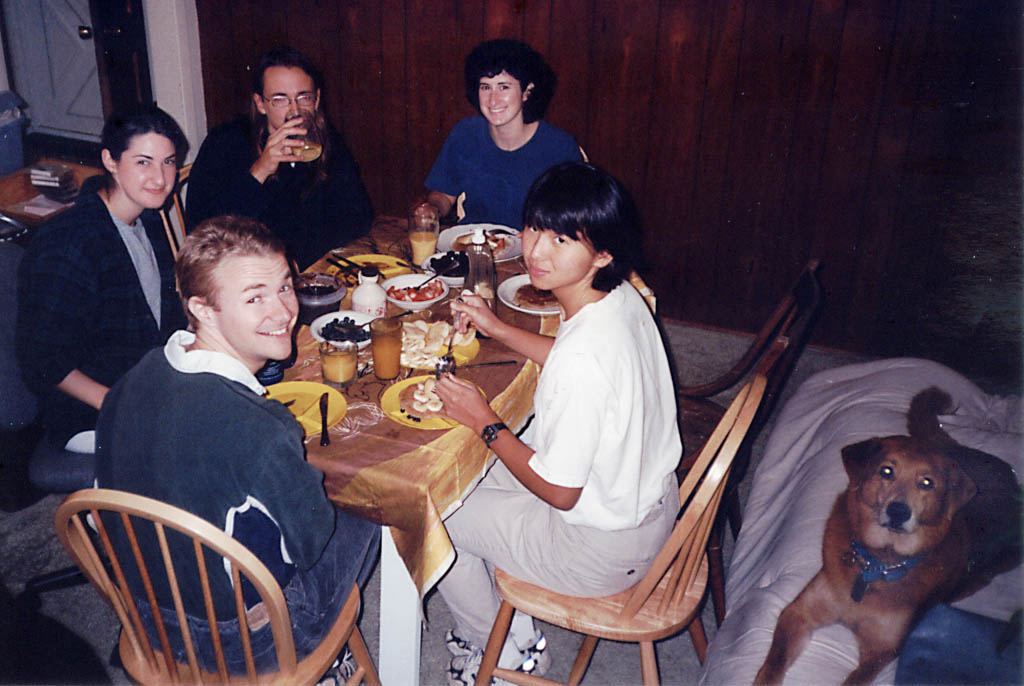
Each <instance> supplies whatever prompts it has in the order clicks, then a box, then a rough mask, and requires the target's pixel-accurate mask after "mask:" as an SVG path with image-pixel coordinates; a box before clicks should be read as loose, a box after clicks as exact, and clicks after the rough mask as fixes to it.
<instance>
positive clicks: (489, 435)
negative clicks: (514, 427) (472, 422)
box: [480, 422, 508, 445]
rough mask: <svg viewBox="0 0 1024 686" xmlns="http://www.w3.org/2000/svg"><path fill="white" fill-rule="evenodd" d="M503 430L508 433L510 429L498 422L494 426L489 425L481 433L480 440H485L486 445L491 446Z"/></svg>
mask: <svg viewBox="0 0 1024 686" xmlns="http://www.w3.org/2000/svg"><path fill="white" fill-rule="evenodd" d="M502 429H505V430H506V431H508V427H507V426H505V425H504V424H503V423H502V422H496V423H494V424H488V425H487V426H485V427H484V430H483V431H481V432H480V438H482V439H484V443H486V444H487V445H490V444H491V443H493V442H494V439H496V438H497V437H498V432H499V431H501V430H502Z"/></svg>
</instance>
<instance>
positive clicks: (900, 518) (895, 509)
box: [885, 501, 910, 529]
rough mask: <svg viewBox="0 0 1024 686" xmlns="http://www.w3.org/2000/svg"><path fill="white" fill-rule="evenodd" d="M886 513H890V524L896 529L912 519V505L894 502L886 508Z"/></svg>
mask: <svg viewBox="0 0 1024 686" xmlns="http://www.w3.org/2000/svg"><path fill="white" fill-rule="evenodd" d="M885 514H887V515H889V526H891V527H892V528H894V529H895V528H898V527H900V526H902V525H903V522H905V521H907V520H908V519H910V507H909V506H908V505H907V504H906V503H901V502H898V501H897V502H892V503H889V505H888V507H886V508H885Z"/></svg>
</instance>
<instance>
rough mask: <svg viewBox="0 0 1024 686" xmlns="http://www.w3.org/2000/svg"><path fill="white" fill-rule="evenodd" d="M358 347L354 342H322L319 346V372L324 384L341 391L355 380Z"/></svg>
mask: <svg viewBox="0 0 1024 686" xmlns="http://www.w3.org/2000/svg"><path fill="white" fill-rule="evenodd" d="M358 356H359V346H358V345H357V344H356V343H355V341H337V342H334V343H331V342H329V341H324V342H323V343H321V344H320V370H321V373H322V374H323V377H324V383H325V384H327V385H328V386H332V387H334V388H337V389H339V390H340V389H343V388H345V387H346V386H348V385H349V384H350V383H352V381H353V380H354V379H355V378H356V370H357V369H358V361H359V357H358Z"/></svg>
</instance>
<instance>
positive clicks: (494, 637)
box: [475, 600, 515, 686]
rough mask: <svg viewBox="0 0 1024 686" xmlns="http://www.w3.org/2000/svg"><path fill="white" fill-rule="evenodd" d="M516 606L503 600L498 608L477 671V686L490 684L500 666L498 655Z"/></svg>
mask: <svg viewBox="0 0 1024 686" xmlns="http://www.w3.org/2000/svg"><path fill="white" fill-rule="evenodd" d="M513 612H515V608H514V607H512V605H510V604H509V603H508V602H506V601H504V600H503V601H501V608H499V609H498V616H497V617H495V619H494V626H492V627H491V635H490V636H488V637H487V647H486V648H485V649H484V657H483V660H482V661H481V662H480V669H479V670H478V671H477V673H476V682H475V683H476V686H489V684H490V683H491V675H492V674H493V673H494V668H495V667H497V666H498V656H499V655H501V647H502V646H503V645H505V637H506V636H508V628H509V626H511V624H512V613H513Z"/></svg>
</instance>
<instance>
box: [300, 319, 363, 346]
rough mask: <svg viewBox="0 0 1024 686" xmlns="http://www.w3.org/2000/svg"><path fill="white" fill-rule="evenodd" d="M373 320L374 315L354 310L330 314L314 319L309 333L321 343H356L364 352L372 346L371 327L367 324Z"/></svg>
mask: <svg viewBox="0 0 1024 686" xmlns="http://www.w3.org/2000/svg"><path fill="white" fill-rule="evenodd" d="M372 319H373V315H370V314H367V313H365V312H355V311H353V310H341V311H339V312H329V313H328V314H324V315H321V316H319V317H317V318H316V319H314V320H313V323H312V324H310V325H309V332H310V333H311V334H313V338H315V339H316V340H317V341H319V342H321V343H323V342H325V341H328V342H331V343H339V342H341V341H355V343H356V345H357V346H359V349H360V350H362V349H363V348H365V347H366V346H368V345H370V327H369V326H367V324H369V323H370V320H372Z"/></svg>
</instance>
